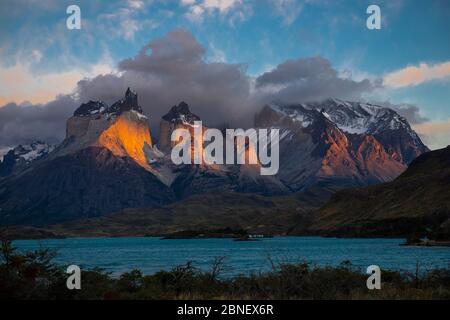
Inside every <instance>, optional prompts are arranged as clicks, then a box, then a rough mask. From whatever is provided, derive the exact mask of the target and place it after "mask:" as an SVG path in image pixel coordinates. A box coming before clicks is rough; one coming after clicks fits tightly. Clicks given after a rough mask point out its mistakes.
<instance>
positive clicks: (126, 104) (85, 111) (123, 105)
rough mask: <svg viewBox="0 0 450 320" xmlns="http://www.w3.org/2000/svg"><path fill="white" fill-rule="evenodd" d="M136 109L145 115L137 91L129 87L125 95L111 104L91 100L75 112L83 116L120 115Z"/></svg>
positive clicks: (75, 114)
mask: <svg viewBox="0 0 450 320" xmlns="http://www.w3.org/2000/svg"><path fill="white" fill-rule="evenodd" d="M131 110H133V111H136V112H137V113H138V114H139V115H142V116H144V114H143V111H142V108H141V107H140V106H139V104H138V95H137V93H136V92H134V91H133V90H131V89H130V88H128V89H127V91H126V92H125V97H124V98H123V99H120V100H118V101H116V102H115V103H113V104H112V105H111V106H109V107H108V105H107V104H106V103H105V102H103V101H92V100H91V101H89V102H87V103H83V104H82V105H81V106H80V107H79V108H78V109H77V110H75V112H74V116H76V117H77V116H78V117H83V116H92V115H103V114H105V115H108V116H113V115H119V114H121V113H122V112H125V111H131Z"/></svg>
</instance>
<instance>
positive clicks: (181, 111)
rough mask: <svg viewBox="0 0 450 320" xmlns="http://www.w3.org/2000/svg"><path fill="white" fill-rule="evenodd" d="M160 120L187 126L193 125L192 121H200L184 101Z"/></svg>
mask: <svg viewBox="0 0 450 320" xmlns="http://www.w3.org/2000/svg"><path fill="white" fill-rule="evenodd" d="M162 118H163V120H165V121H168V122H181V123H183V124H189V125H193V124H194V121H200V117H199V116H197V115H195V114H193V113H192V112H191V110H189V105H188V104H187V103H186V102H184V101H182V102H180V103H179V104H178V105H175V106H173V107H172V108H171V109H170V111H169V112H168V113H167V114H165V115H164V116H163V117H162Z"/></svg>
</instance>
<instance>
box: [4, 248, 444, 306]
mask: <svg viewBox="0 0 450 320" xmlns="http://www.w3.org/2000/svg"><path fill="white" fill-rule="evenodd" d="M1 250H2V254H1V261H0V299H2V300H3V299H450V269H437V270H433V271H430V272H428V273H427V274H423V275H420V274H419V273H417V274H404V273H399V272H392V271H386V270H383V271H382V289H381V290H374V291H370V290H368V289H367V288H366V279H367V275H365V274H362V273H361V272H360V270H358V269H357V268H355V267H354V266H352V265H351V264H350V263H348V262H347V263H342V264H341V265H340V266H338V267H314V266H311V265H309V264H306V263H300V264H279V265H275V264H272V271H270V272H266V273H259V274H253V275H242V276H236V277H233V278H225V277H222V274H223V272H224V271H225V270H226V269H225V268H226V267H225V264H224V263H223V262H224V259H223V258H217V259H215V260H214V261H213V262H212V263H211V268H210V270H208V271H201V270H199V269H197V268H195V267H194V266H193V265H192V263H189V262H188V263H186V264H185V265H183V266H178V267H175V268H173V269H172V270H170V271H160V272H157V273H155V274H153V275H143V274H142V273H141V272H140V271H138V270H133V271H131V272H127V273H124V274H122V275H121V276H120V277H118V278H115V277H112V276H111V275H110V274H108V273H106V272H104V271H102V270H99V269H94V270H89V271H83V272H82V288H81V290H68V289H67V288H66V279H67V276H68V275H67V274H66V273H65V269H64V268H63V267H61V266H58V265H56V264H55V263H53V262H52V259H53V258H54V257H55V252H52V251H50V250H48V249H41V250H37V251H33V252H27V253H19V252H18V251H17V250H16V249H15V248H13V247H12V246H11V242H10V241H8V240H4V241H2V247H1ZM268 263H271V262H270V260H269V261H268Z"/></svg>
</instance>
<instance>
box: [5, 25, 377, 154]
mask: <svg viewBox="0 0 450 320" xmlns="http://www.w3.org/2000/svg"><path fill="white" fill-rule="evenodd" d="M205 54H206V50H205V48H203V47H202V46H201V45H200V44H199V43H198V42H197V40H196V39H195V38H194V37H193V36H192V34H191V33H189V32H188V31H186V30H183V29H176V30H174V31H172V32H170V33H168V34H167V35H166V36H164V37H162V38H160V39H156V40H152V41H151V42H149V43H148V44H146V45H145V46H144V47H143V48H142V49H141V50H140V51H139V53H138V54H137V55H136V56H135V57H132V58H129V59H125V60H123V61H121V62H119V64H118V67H119V71H120V73H118V74H109V75H102V76H97V77H95V78H92V79H84V80H82V81H79V83H78V85H77V88H76V90H75V95H74V97H76V99H75V98H73V97H72V96H61V97H59V98H57V99H56V100H54V101H52V102H50V103H48V104H46V105H42V106H29V107H25V106H17V105H14V104H10V105H8V106H4V107H1V108H0V134H1V136H0V146H2V145H3V146H5V145H6V146H11V145H15V144H17V143H23V142H28V141H31V140H34V139H41V140H45V141H51V142H53V141H60V140H61V139H62V138H63V137H64V133H65V123H66V120H67V118H68V117H70V115H71V114H72V113H73V111H74V109H75V108H76V107H77V106H79V105H80V104H81V103H83V102H87V101H89V100H102V101H105V102H106V103H108V104H111V103H113V102H114V101H116V100H118V99H120V98H122V97H123V95H124V93H125V90H126V89H127V87H131V88H133V89H134V90H135V91H136V92H137V93H138V95H139V104H140V105H141V106H142V108H143V109H144V111H145V113H146V114H147V115H148V116H149V118H150V122H151V130H152V134H154V135H156V134H157V133H158V131H159V130H158V129H159V122H160V119H161V116H163V115H164V114H165V113H167V112H168V110H169V109H170V107H172V106H173V105H175V104H178V103H179V102H181V101H185V102H187V103H188V104H189V105H190V106H191V110H192V111H193V112H194V113H196V114H198V115H199V116H200V117H201V118H202V120H203V122H204V124H205V125H207V126H211V127H220V126H223V125H225V124H226V125H228V126H229V127H247V126H250V125H252V122H253V117H254V114H255V112H256V111H257V110H258V108H260V107H261V106H263V105H264V104H266V103H269V102H271V101H273V100H278V101H284V102H305V101H317V100H321V99H324V98H328V97H337V98H343V99H352V98H356V99H360V97H361V95H362V94H364V93H367V92H370V91H371V90H372V89H373V87H374V85H373V84H372V83H371V82H370V81H369V80H363V81H354V80H351V79H344V78H341V77H339V74H338V72H337V71H336V70H335V69H333V68H332V66H331V64H330V62H329V61H328V60H326V59H324V58H320V57H315V58H308V59H299V60H289V61H286V62H284V63H282V64H280V65H279V66H277V67H276V68H275V69H274V70H272V71H269V72H266V73H264V74H263V75H261V76H260V77H258V78H256V79H254V78H251V77H250V76H249V75H248V74H247V73H246V68H245V65H242V64H227V63H222V62H207V61H206V59H205ZM253 83H254V88H252V84H253Z"/></svg>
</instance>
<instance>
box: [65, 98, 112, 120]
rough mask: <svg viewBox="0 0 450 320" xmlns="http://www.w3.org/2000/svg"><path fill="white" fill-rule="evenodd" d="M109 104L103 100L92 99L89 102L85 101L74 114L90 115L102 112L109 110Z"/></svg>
mask: <svg viewBox="0 0 450 320" xmlns="http://www.w3.org/2000/svg"><path fill="white" fill-rule="evenodd" d="M107 108H108V106H107V105H106V103H104V102H103V101H92V100H90V101H89V102H87V103H83V104H82V105H81V106H80V107H79V108H78V109H77V110H75V112H74V114H73V115H74V116H76V117H77V116H78V117H79V116H90V115H94V114H101V113H104V112H105V111H106V110H107Z"/></svg>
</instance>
